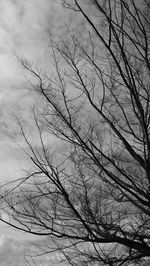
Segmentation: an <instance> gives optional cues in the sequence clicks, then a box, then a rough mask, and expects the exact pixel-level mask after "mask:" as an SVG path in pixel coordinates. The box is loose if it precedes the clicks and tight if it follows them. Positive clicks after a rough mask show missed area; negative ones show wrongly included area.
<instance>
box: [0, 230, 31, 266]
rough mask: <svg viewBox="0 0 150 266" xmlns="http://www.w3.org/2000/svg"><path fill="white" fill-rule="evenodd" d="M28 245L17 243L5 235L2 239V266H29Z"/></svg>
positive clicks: (0, 263) (0, 246)
mask: <svg viewBox="0 0 150 266" xmlns="http://www.w3.org/2000/svg"><path fill="white" fill-rule="evenodd" d="M26 250H27V243H26V242H21V241H16V240H13V239H11V238H8V237H6V236H5V235H3V236H1V237H0V265H1V266H8V265H12V266H17V265H18V266H19V265H22V266H24V265H27V262H26V260H25V252H26Z"/></svg>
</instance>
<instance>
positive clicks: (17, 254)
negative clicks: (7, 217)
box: [0, 0, 62, 266]
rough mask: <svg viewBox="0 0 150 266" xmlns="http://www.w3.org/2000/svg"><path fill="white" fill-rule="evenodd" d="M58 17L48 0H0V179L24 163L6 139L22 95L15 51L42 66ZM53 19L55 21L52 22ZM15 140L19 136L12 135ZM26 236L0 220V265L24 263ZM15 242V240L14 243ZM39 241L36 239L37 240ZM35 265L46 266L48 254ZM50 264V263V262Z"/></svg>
mask: <svg viewBox="0 0 150 266" xmlns="http://www.w3.org/2000/svg"><path fill="white" fill-rule="evenodd" d="M60 18H62V10H61V7H60V6H57V12H56V7H55V6H54V5H53V4H52V0H26V1H23V0H22V1H21V0H0V182H1V183H2V182H4V181H5V180H10V179H11V178H13V177H20V176H21V173H22V172H21V171H22V169H24V168H25V167H26V165H27V164H28V162H27V159H26V157H25V154H23V152H22V151H21V150H20V149H19V147H18V146H17V145H16V144H15V143H14V142H13V141H12V140H11V139H10V136H11V134H14V132H15V128H14V127H15V126H14V124H13V123H12V118H11V117H10V113H12V111H13V112H14V113H15V112H20V110H21V106H22V95H26V91H25V90H24V88H26V86H27V82H26V80H25V77H26V75H25V73H24V72H23V69H22V68H21V66H20V65H19V63H18V61H17V59H16V57H15V54H17V55H18V56H19V57H25V58H26V59H27V60H29V61H30V62H32V61H34V62H36V63H37V64H39V65H40V64H41V65H42V66H44V65H45V66H46V64H47V53H48V29H49V28H50V27H52V24H53V25H54V26H56V25H57V23H58V21H59V22H60ZM54 21H55V22H54ZM14 139H15V141H16V142H17V141H18V142H19V141H20V139H19V138H18V139H17V137H16V138H14ZM29 240H30V239H28V237H27V236H26V235H24V234H21V233H17V232H16V231H14V230H12V228H8V227H6V225H3V224H2V223H0V266H2V265H5V266H6V265H15V266H16V265H26V263H25V261H24V260H23V256H22V254H23V252H24V250H25V249H26V245H27V242H26V241H29ZM18 241H19V242H18ZM37 241H39V240H37ZM40 263H41V262H40V259H39V265H50V264H48V263H50V260H49V257H47V258H45V259H44V260H43V262H42V263H41V264H40ZM52 265H53V264H52Z"/></svg>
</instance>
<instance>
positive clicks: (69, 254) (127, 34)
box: [2, 0, 150, 266]
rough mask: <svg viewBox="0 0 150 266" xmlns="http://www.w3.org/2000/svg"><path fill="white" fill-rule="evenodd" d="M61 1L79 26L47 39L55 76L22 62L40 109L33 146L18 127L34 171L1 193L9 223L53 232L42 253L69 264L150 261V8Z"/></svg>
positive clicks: (113, 0)
mask: <svg viewBox="0 0 150 266" xmlns="http://www.w3.org/2000/svg"><path fill="white" fill-rule="evenodd" d="M63 4H64V6H65V7H66V8H69V9H70V11H69V12H73V13H74V14H75V16H76V18H77V21H79V23H76V24H75V25H73V26H70V28H69V27H68V29H67V34H66V36H65V38H60V39H59V40H58V38H57V41H55V38H54V37H53V36H52V35H50V47H51V51H52V58H53V67H52V72H51V73H47V74H45V73H42V71H41V70H40V71H39V70H38V69H37V68H34V67H33V66H31V65H30V64H28V63H26V62H25V61H23V60H22V61H21V63H22V65H23V66H24V67H25V69H26V70H27V71H29V72H30V73H31V75H32V76H33V77H34V78H35V82H33V84H32V88H34V90H35V91H36V92H37V93H38V94H39V96H40V97H41V99H42V105H41V106H40V108H39V106H35V108H34V111H33V117H34V123H35V126H36V129H37V132H38V136H39V138H38V140H37V145H36V146H35V145H33V144H32V143H31V141H30V138H29V136H28V135H27V134H26V133H25V129H24V127H23V126H22V125H21V124H20V127H21V132H22V135H23V137H24V139H25V141H26V143H27V144H28V148H29V154H30V155H29V156H30V158H31V161H32V163H33V171H31V173H30V174H29V175H27V176H26V177H25V178H24V179H22V180H19V181H18V184H17V185H16V186H15V187H13V188H12V187H11V188H10V189H9V190H8V191H7V192H5V193H4V195H3V201H4V203H3V205H2V206H3V210H4V211H5V212H7V213H8V214H9V215H10V220H9V221H8V220H7V223H8V224H11V225H12V226H14V227H16V228H18V229H21V230H23V231H25V232H29V233H31V234H36V235H43V236H47V237H48V241H49V242H48V243H47V244H46V243H45V245H44V250H43V248H42V249H41V250H42V252H43V253H44V252H46V253H47V252H51V251H55V250H57V251H58V250H59V251H60V252H61V253H62V254H63V256H61V260H64V259H65V260H67V261H68V263H70V265H120V266H121V265H148V264H147V263H148V261H149V260H148V259H149V257H150V132H149V131H150V105H149V104H150V85H149V77H150V61H149V56H150V47H149V45H150V4H149V1H148V0H141V1H135V0H120V1H117V0H104V1H102V0H91V1H85V2H84V1H79V0H70V1H69V0H68V1H67V0H66V1H63ZM54 69H55V71H54ZM52 135H53V136H55V137H56V146H57V148H56V152H55V153H54V152H53V153H52V152H51V147H50V145H49V142H48V140H49V138H51V136H52ZM58 144H59V145H58ZM58 146H59V149H58ZM5 222H6V221H5ZM50 243H51V244H52V246H50V245H51V244H50Z"/></svg>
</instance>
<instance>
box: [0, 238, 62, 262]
mask: <svg viewBox="0 0 150 266" xmlns="http://www.w3.org/2000/svg"><path fill="white" fill-rule="evenodd" d="M34 243H35V244H36V245H37V246H38V245H40V244H41V240H39V239H38V240H34V242H33V241H32V242H31V241H29V240H20V241H17V240H14V239H12V238H10V237H7V236H6V235H3V236H1V237H0V266H10V265H11V266H20V265H21V266H29V265H37V266H53V265H54V264H55V265H59V264H57V263H56V262H59V261H60V259H61V257H62V256H61V255H60V254H59V253H56V254H52V253H49V254H48V253H47V254H45V255H43V256H38V254H39V253H38V252H39V249H38V248H36V247H35V246H34ZM31 254H32V255H33V254H34V257H31ZM36 255H37V256H36ZM61 265H62V264H61ZM64 265H66V264H64Z"/></svg>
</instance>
